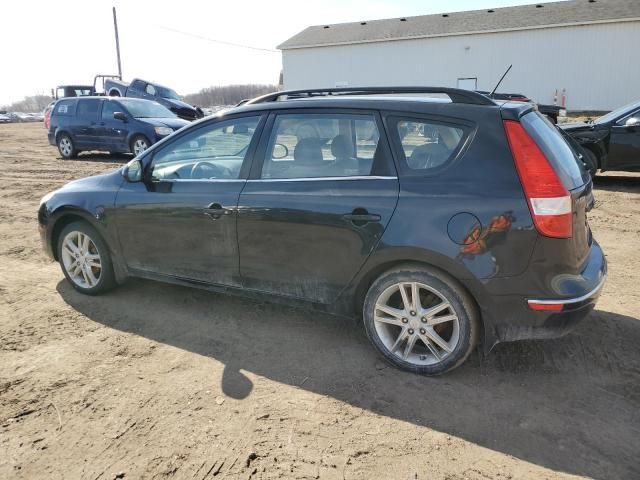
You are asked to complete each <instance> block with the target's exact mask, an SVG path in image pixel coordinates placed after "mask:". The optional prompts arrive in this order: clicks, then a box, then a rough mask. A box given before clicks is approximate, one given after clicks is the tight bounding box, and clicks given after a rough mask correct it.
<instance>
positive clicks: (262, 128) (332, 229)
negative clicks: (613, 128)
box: [38, 87, 607, 374]
mask: <svg viewBox="0 0 640 480" xmlns="http://www.w3.org/2000/svg"><path fill="white" fill-rule="evenodd" d="M417 93H425V94H437V95H436V98H430V97H424V96H423V97H417V96H410V95H409V94H412V95H413V94H417ZM591 188H592V185H591V180H590V177H589V175H588V173H587V172H586V171H585V170H584V169H583V168H582V166H581V162H580V161H579V160H578V158H577V156H576V154H575V152H574V151H573V150H572V149H571V148H570V147H569V146H568V144H567V143H566V142H565V140H564V138H563V136H562V135H561V134H560V132H559V131H558V130H557V129H556V128H555V127H554V126H553V125H552V124H551V123H549V122H548V121H547V120H546V119H545V118H544V117H543V116H542V115H540V114H539V113H538V112H537V111H536V110H535V108H534V107H533V106H532V105H530V104H523V103H504V104H502V105H498V104H496V103H494V102H493V101H492V100H490V99H488V98H486V97H484V96H482V95H480V94H477V93H475V92H467V91H462V90H456V89H442V88H406V87H405V88H398V89H383V88H363V89H331V90H324V91H304V92H301V91H298V92H279V93H275V94H271V95H267V96H264V97H260V98H258V99H254V100H252V101H250V102H248V103H246V104H245V105H243V106H242V107H239V108H235V109H232V110H229V111H227V112H226V113H224V114H223V115H219V116H217V117H210V118H206V119H203V120H200V121H198V122H196V123H194V124H191V125H190V126H189V127H187V128H185V129H183V130H181V131H180V132H178V133H176V134H174V135H172V136H171V137H169V138H167V139H164V140H162V141H160V142H159V143H157V144H156V145H154V146H153V147H151V148H150V149H148V150H146V151H145V152H144V153H142V154H141V155H140V156H138V157H137V158H135V159H133V160H132V161H131V162H129V164H128V165H126V166H125V167H123V168H121V169H119V170H117V171H114V172H111V173H107V174H103V175H98V176H95V177H89V178H85V179H81V180H77V181H74V182H71V183H69V184H68V185H66V186H64V187H62V188H61V189H59V190H57V191H54V192H52V193H50V194H48V195H47V196H45V197H44V198H43V199H42V202H41V205H40V209H39V212H38V220H39V224H40V232H41V236H42V241H43V244H44V248H45V250H46V251H47V252H48V254H49V255H50V256H52V258H54V259H56V260H57V261H59V262H60V264H61V266H62V270H63V272H64V275H65V276H66V278H67V279H68V281H69V282H70V283H71V285H72V286H73V287H74V288H75V289H77V290H78V291H80V292H83V293H86V294H97V293H101V292H103V291H105V290H107V289H109V288H111V287H113V286H114V285H116V284H119V283H122V282H123V281H124V280H125V279H126V278H127V277H129V276H136V277H143V278H148V279H155V280H161V281H165V282H172V283H177V284H183V285H191V286H196V287H202V288H207V289H211V290H215V291H237V292H242V293H244V294H246V295H251V296H259V297H265V296H267V297H268V298H272V299H279V300H283V301H286V302H289V303H294V304H302V305H310V306H312V307H315V308H317V309H321V310H324V311H328V312H332V313H336V314H341V315H350V316H360V315H361V316H362V318H363V320H364V326H365V329H366V332H367V335H368V336H369V338H370V340H371V342H372V343H373V345H374V346H375V347H376V349H377V350H378V351H379V352H380V353H381V354H382V355H383V356H384V357H385V358H386V359H387V360H389V361H390V362H391V363H393V364H395V365H396V366H398V367H400V368H403V369H406V370H410V371H413V372H418V373H423V374H438V373H442V372H445V371H447V370H450V369H452V368H454V367H456V366H457V365H459V364H461V363H462V362H463V361H464V360H465V359H466V358H467V356H468V355H469V354H470V352H471V351H472V349H473V348H474V347H475V346H476V345H477V344H478V342H481V343H482V344H483V346H484V349H485V350H486V351H488V350H489V349H490V348H491V347H492V346H493V345H495V344H496V343H497V342H501V341H511V340H518V339H530V338H547V337H553V336H558V335H561V334H564V333H566V332H567V331H568V330H569V329H570V328H571V327H572V326H573V325H575V324H576V322H578V321H579V320H581V319H582V318H584V317H585V316H586V315H587V314H588V313H589V312H590V311H591V309H592V308H593V307H594V305H595V302H596V299H597V297H598V295H599V293H600V290H601V289H602V286H603V284H604V282H605V277H606V271H607V267H606V261H605V257H604V255H603V252H602V250H601V249H600V247H599V246H598V243H597V242H596V241H595V240H594V238H593V236H592V234H591V230H590V229H589V225H588V223H587V210H588V209H589V208H590V206H591V205H592V204H593V199H592V192H591ZM176 308H179V306H176Z"/></svg>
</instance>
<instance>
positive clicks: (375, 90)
mask: <svg viewBox="0 0 640 480" xmlns="http://www.w3.org/2000/svg"><path fill="white" fill-rule="evenodd" d="M396 93H429V94H444V95H447V96H448V97H449V98H450V99H451V102H452V103H466V104H472V105H495V102H493V100H491V99H490V98H488V97H486V96H485V95H481V94H479V93H476V92H472V91H470V90H462V89H459V88H448V87H340V88H314V89H307V90H283V91H281V92H273V93H267V94H266V95H262V96H260V97H256V98H253V99H251V100H248V101H246V100H243V101H242V102H241V103H240V104H242V105H255V104H256V103H267V102H277V101H278V99H280V97H286V99H300V98H313V97H328V96H338V95H376V94H396Z"/></svg>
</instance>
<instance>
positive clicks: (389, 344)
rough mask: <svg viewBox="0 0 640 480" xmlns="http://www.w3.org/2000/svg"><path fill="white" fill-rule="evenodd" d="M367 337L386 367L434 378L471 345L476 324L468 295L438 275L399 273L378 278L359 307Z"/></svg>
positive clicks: (413, 271)
mask: <svg viewBox="0 0 640 480" xmlns="http://www.w3.org/2000/svg"><path fill="white" fill-rule="evenodd" d="M363 317H364V324H365V329H366V332H367V336H368V337H369V340H370V341H371V343H373V345H374V346H375V347H376V349H377V350H378V351H379V352H380V353H381V354H382V355H383V356H384V357H385V359H386V360H387V361H389V362H390V363H391V364H393V365H395V366H397V367H400V368H401V369H403V370H408V371H411V372H414V373H420V374H424V375H438V374H441V373H444V372H447V371H449V370H452V369H453V368H455V367H457V366H458V365H460V364H461V363H463V362H464V361H465V360H466V358H467V357H468V356H469V354H470V353H471V352H472V351H473V349H474V347H475V346H476V343H477V339H478V330H479V327H478V325H479V321H478V314H477V309H476V308H475V304H474V302H473V300H472V299H471V298H470V297H469V295H468V294H467V293H466V292H465V291H464V290H463V289H462V288H461V287H460V286H458V285H457V284H456V283H455V282H454V281H452V280H451V279H449V278H448V277H447V276H446V275H443V274H442V273H440V272H438V271H436V270H431V269H428V268H403V269H400V270H395V271H390V272H387V273H386V274H384V275H382V276H381V277H380V278H378V279H377V280H376V281H375V282H374V283H373V285H371V288H370V289H369V292H368V293H367V296H366V299H365V303H364V312H363Z"/></svg>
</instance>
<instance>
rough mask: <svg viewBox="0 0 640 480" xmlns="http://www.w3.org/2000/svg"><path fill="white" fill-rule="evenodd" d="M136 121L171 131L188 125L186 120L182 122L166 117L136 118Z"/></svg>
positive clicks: (179, 119)
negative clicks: (167, 128) (170, 129)
mask: <svg viewBox="0 0 640 480" xmlns="http://www.w3.org/2000/svg"><path fill="white" fill-rule="evenodd" d="M136 120H140V121H141V122H144V123H148V124H149V125H153V126H154V127H169V128H172V129H173V130H178V129H179V128H182V127H184V126H185V125H189V122H187V121H186V120H182V119H181V118H175V117H167V118H137V119H136Z"/></svg>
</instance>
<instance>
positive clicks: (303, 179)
mask: <svg viewBox="0 0 640 480" xmlns="http://www.w3.org/2000/svg"><path fill="white" fill-rule="evenodd" d="M397 179H398V177H393V176H376V175H352V176H344V177H300V178H255V179H250V180H247V182H317V181H321V180H331V181H333V180H397Z"/></svg>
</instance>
